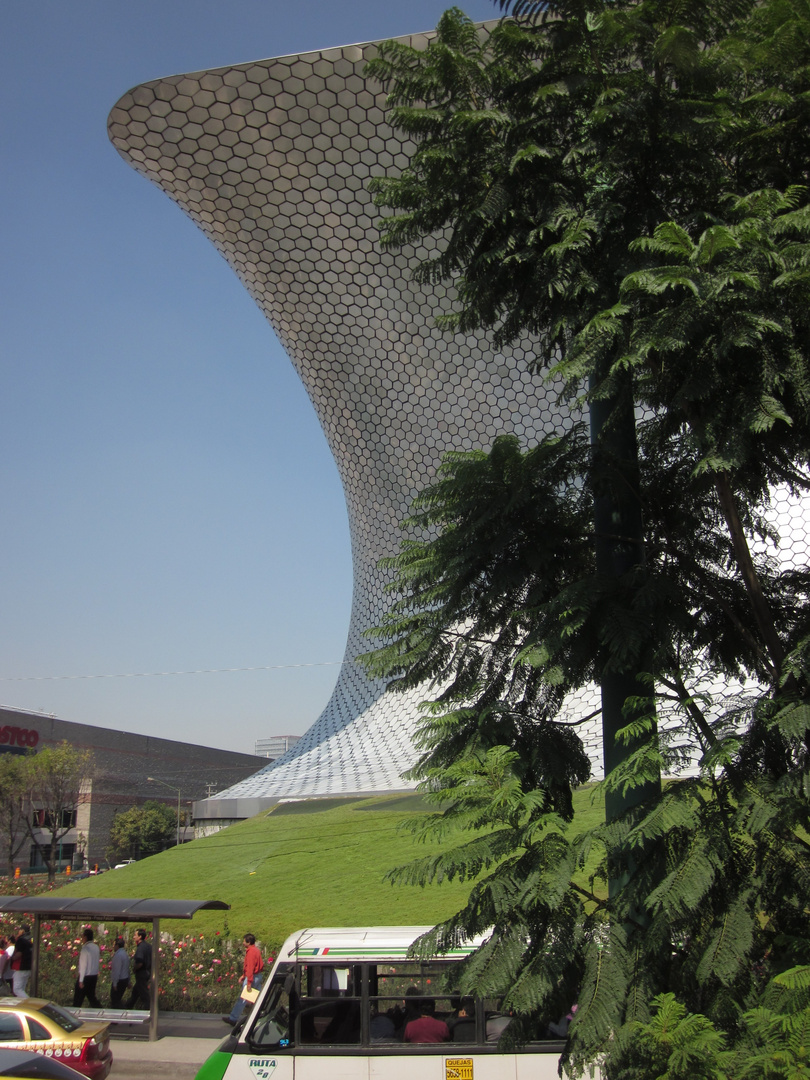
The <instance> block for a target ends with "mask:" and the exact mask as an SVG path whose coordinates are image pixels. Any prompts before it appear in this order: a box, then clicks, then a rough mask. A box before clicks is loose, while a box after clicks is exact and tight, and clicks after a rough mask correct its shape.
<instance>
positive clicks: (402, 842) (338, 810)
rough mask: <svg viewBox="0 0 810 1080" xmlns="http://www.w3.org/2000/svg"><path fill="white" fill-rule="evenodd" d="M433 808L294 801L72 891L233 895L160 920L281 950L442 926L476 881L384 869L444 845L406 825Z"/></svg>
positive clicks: (398, 799)
mask: <svg viewBox="0 0 810 1080" xmlns="http://www.w3.org/2000/svg"><path fill="white" fill-rule="evenodd" d="M577 802H578V807H577V810H578V821H579V814H580V813H581V814H582V827H583V828H584V827H585V825H586V824H587V823H590V820H591V819H593V820H597V819H599V818H601V816H602V813H603V809H602V806H601V804H597V803H595V802H594V801H593V799H592V796H591V793H590V792H589V791H588V790H587V789H586V790H583V791H581V792H579V793H578V799H577ZM426 810H427V808H426V806H425V804H424V803H423V801H422V799H421V797H420V796H418V795H407V796H387V797H378V798H371V799H369V798H366V799H354V800H352V799H330V800H323V799H322V800H313V801H311V802H305V803H289V804H284V805H280V806H277V807H275V808H274V809H273V810H271V811H269V812H266V813H262V814H259V815H257V816H256V817H255V818H251V819H250V820H248V821H243V822H240V823H239V824H238V825H232V826H230V828H228V829H223V830H222V831H221V832H219V833H216V834H215V835H214V836H209V837H206V838H204V839H200V840H195V841H194V842H193V843H190V844H184V845H183V846H182V847H180V848H175V849H172V850H170V851H166V852H163V853H162V854H160V855H153V856H152V857H151V858H148V859H143V860H142V861H141V862H138V863H134V864H133V865H131V866H128V867H125V868H122V869H120V870H111V871H109V872H108V873H106V874H101V875H99V877H97V878H87V879H84V880H82V881H77V882H74V883H72V884H70V885H68V886H67V887H66V889H65V893H66V894H67V895H74V896H109V897H136V896H141V897H149V896H160V897H165V898H186V899H205V900H224V901H225V902H226V903H228V904H230V905H231V910H230V911H213V912H205V911H201V912H199V913H198V914H197V915H196V916H195V917H194V919H193V921H191V922H186V921H180V920H177V921H173V922H170V921H168V920H167V921H166V922H165V923H164V922H161V928H163V929H167V930H169V931H170V932H171V933H174V934H185V933H189V932H190V933H195V932H197V933H199V932H203V933H205V935H206V936H208V935H209V934H212V933H214V932H215V931H219V932H220V933H224V934H226V935H227V936H233V937H239V938H241V936H242V935H243V934H244V933H245V932H246V931H248V930H250V931H252V932H253V933H254V934H256V936H257V937H258V938H259V939H260V940H262V941H263V942H264V943H265V944H266V945H268V946H275V947H277V946H278V945H279V944H280V943H281V942H282V941H283V940H284V938H286V937H287V936H288V935H289V934H291V933H292V932H293V931H294V930H297V929H300V928H301V927H304V926H358V925H359V926H362V925H370V926H373V925H392V924H394V925H396V924H399V925H406V924H410V923H435V922H437V921H438V920H440V919H442V918H445V917H447V916H448V915H450V914H452V912H453V911H455V910H457V908H458V907H460V906H461V905H462V903H463V902H464V900H465V898H466V896H467V894H468V892H469V888H470V885H469V883H468V882H457V881H454V882H449V883H448V882H443V883H442V884H440V885H433V886H430V887H429V888H426V889H421V888H417V887H415V886H405V885H392V884H391V883H390V882H386V881H384V880H383V879H384V877H385V874H386V873H387V872H388V871H389V870H391V869H392V868H393V867H396V866H401V865H402V864H404V863H407V862H408V861H410V860H411V859H413V858H416V857H419V856H422V855H425V854H429V853H430V852H431V851H436V850H438V848H437V847H436V846H432V847H430V846H426V845H424V844H417V843H415V841H414V838H413V837H412V836H411V834H410V833H408V832H407V831H405V830H403V828H402V825H403V822H404V821H405V820H406V819H408V818H412V817H413V816H414V815H418V814H423V813H425V812H426Z"/></svg>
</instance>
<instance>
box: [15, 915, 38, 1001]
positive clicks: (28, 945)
mask: <svg viewBox="0 0 810 1080" xmlns="http://www.w3.org/2000/svg"><path fill="white" fill-rule="evenodd" d="M33 955H34V945H33V942H32V941H31V927H30V926H28V925H27V924H26V923H23V925H22V926H21V927H20V929H19V930H18V931H17V936H16V938H15V940H14V954H13V955H12V957H11V971H12V983H11V985H12V989H13V990H14V996H15V997H18V998H27V997H28V991H27V990H26V989H25V988H26V986H28V980H29V979H30V978H31V960H32V957H33Z"/></svg>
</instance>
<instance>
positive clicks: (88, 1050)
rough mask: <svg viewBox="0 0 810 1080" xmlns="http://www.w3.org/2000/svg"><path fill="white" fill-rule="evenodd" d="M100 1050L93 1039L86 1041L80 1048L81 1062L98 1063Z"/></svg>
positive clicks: (100, 1054)
mask: <svg viewBox="0 0 810 1080" xmlns="http://www.w3.org/2000/svg"><path fill="white" fill-rule="evenodd" d="M102 1056H103V1054H102V1048H101V1047H100V1046H99V1044H98V1043H97V1042H96V1040H95V1039H88V1040H87V1041H86V1042H85V1044H84V1046H83V1047H82V1056H81V1060H82V1061H100V1060H101V1058H102Z"/></svg>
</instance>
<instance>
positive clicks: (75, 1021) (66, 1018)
mask: <svg viewBox="0 0 810 1080" xmlns="http://www.w3.org/2000/svg"><path fill="white" fill-rule="evenodd" d="M39 1011H40V1012H41V1013H42V1015H43V1016H47V1017H48V1019H49V1020H53V1021H54V1022H55V1023H57V1024H58V1025H59V1027H60V1028H61V1029H62V1030H63V1031H75V1030H76V1029H77V1028H80V1027H81V1026H82V1021H81V1020H79V1018H78V1017H77V1016H74V1015H73V1013H72V1012H68V1011H67V1009H63V1008H61V1006H59V1005H54V1003H53V1002H52V1001H48V1002H46V1003H45V1004H44V1005H43V1006H42V1008H41V1009H40V1010H39Z"/></svg>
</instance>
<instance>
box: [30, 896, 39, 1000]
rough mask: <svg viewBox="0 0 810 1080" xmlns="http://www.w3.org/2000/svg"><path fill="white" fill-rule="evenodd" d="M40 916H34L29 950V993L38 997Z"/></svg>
mask: <svg viewBox="0 0 810 1080" xmlns="http://www.w3.org/2000/svg"><path fill="white" fill-rule="evenodd" d="M40 918H41V916H39V915H35V916H34V941H33V949H32V952H31V993H32V994H33V996H34V997H39V923H40Z"/></svg>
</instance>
